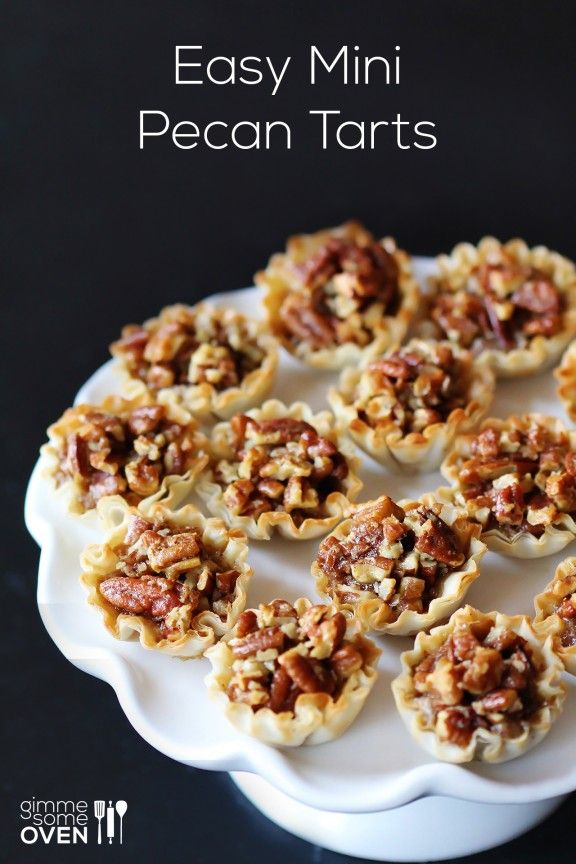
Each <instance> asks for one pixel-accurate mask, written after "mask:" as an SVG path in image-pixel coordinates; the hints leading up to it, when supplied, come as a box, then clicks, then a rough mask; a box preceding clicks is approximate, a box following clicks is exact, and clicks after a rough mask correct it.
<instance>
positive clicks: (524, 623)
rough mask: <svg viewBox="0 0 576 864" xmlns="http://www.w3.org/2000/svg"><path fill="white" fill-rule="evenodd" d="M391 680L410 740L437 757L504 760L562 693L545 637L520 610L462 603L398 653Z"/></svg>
mask: <svg viewBox="0 0 576 864" xmlns="http://www.w3.org/2000/svg"><path fill="white" fill-rule="evenodd" d="M401 662H402V673H401V674H400V675H399V676H398V678H396V679H395V680H394V681H393V682H392V692H393V693H394V699H395V700H396V707H397V708H398V711H399V712H400V715H401V717H402V719H403V720H404V722H405V724H406V726H407V728H408V730H409V731H410V734H411V735H412V737H413V738H414V740H415V741H416V742H417V743H418V744H419V745H420V746H421V747H423V748H424V750H426V751H427V752H428V753H430V755H432V756H434V757H436V759H441V760H443V761H445V762H471V761H472V760H478V761H481V762H505V761H507V760H509V759H515V758H516V757H517V756H521V755H522V754H523V753H525V752H526V751H527V750H529V749H530V748H531V747H533V746H534V745H535V744H537V743H538V742H539V741H541V740H542V738H544V736H545V735H547V733H548V732H549V731H550V728H551V726H552V723H553V722H554V721H555V720H556V719H557V717H558V715H559V713H560V711H561V710H562V705H563V702H564V699H565V697H566V688H565V687H564V685H563V683H562V681H561V674H562V672H563V667H562V663H561V661H560V659H559V658H558V657H557V656H556V654H555V653H554V651H553V648H552V640H551V639H550V638H548V639H546V640H545V641H541V640H540V639H539V638H538V636H537V635H536V633H535V632H534V630H533V628H532V627H531V626H530V623H529V620H528V618H526V617H525V616H524V615H514V616H508V615H503V614H501V613H500V612H489V613H488V614H484V613H482V612H478V611H477V610H476V609H473V608H472V607H471V606H465V607H464V608H463V609H459V610H458V611H457V612H455V613H454V615H452V617H451V619H450V621H449V622H448V623H447V624H445V625H443V626H441V627H435V628H434V629H433V630H432V631H431V632H430V633H419V634H418V636H417V637H416V642H415V645H414V649H413V650H412V651H406V652H404V653H403V654H402V655H401Z"/></svg>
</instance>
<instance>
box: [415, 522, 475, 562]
mask: <svg viewBox="0 0 576 864" xmlns="http://www.w3.org/2000/svg"><path fill="white" fill-rule="evenodd" d="M425 515H427V516H428V518H427V520H426V522H425V523H424V525H423V526H422V533H421V534H420V536H419V537H418V540H417V541H416V548H417V549H418V550H419V551H420V552H425V553H426V554H427V555H430V557H431V558H435V559H436V560H437V561H440V563H441V564H447V565H448V566H449V567H452V568H455V567H459V566H460V565H461V564H462V563H463V562H464V561H465V559H466V556H465V555H464V553H463V552H461V551H460V550H459V549H458V547H457V545H456V537H455V535H454V532H453V531H451V530H450V528H449V527H448V525H446V523H445V522H442V520H441V519H439V518H438V516H436V514H434V513H431V512H430V511H425Z"/></svg>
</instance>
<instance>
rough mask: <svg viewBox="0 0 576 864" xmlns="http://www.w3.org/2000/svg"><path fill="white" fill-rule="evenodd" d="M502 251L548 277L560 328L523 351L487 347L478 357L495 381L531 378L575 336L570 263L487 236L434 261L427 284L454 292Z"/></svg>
mask: <svg viewBox="0 0 576 864" xmlns="http://www.w3.org/2000/svg"><path fill="white" fill-rule="evenodd" d="M502 250H503V251H504V252H506V253H507V254H510V255H511V256H512V257H513V258H514V259H516V260H517V261H518V262H519V263H521V264H525V265H528V266H532V267H535V268H538V269H539V270H542V271H543V272H544V273H546V274H547V275H548V276H550V277H551V279H552V281H553V283H554V285H555V287H556V288H557V289H558V291H559V292H560V294H561V296H562V297H563V299H564V303H565V308H564V310H563V316H564V318H563V328H562V330H561V331H560V332H559V333H556V334H555V335H554V336H550V337H548V336H544V335H542V334H537V335H535V336H532V337H529V338H528V342H527V345H526V346H525V347H517V348H512V349H510V350H503V349H499V348H494V347H489V348H485V349H484V350H482V351H481V353H480V356H481V357H482V359H484V360H486V361H487V362H488V363H490V364H491V366H492V367H493V369H494V371H495V372H496V375H497V376H498V377H502V378H509V377H516V376H519V375H533V374H535V373H537V372H541V371H543V370H544V369H546V368H547V367H549V366H551V365H552V364H553V363H555V362H557V360H558V358H559V357H560V355H561V354H562V352H563V351H564V349H565V348H566V345H567V344H568V343H569V342H570V340H571V339H572V338H573V337H574V335H575V334H576V268H575V267H574V264H573V262H572V261H570V260H569V259H568V258H565V257H564V256H563V255H560V254H559V253H558V252H553V251H551V250H550V249H548V248H547V247H546V246H534V247H533V248H530V247H529V246H528V245H527V244H526V243H525V241H524V240H520V239H513V240H509V241H508V242H507V243H501V242H500V241H499V240H497V239H496V238H495V237H490V236H488V237H483V238H482V239H481V240H480V242H479V243H478V245H477V246H474V245H473V244H472V243H458V244H457V245H456V246H455V247H454V249H453V250H452V252H451V253H450V254H448V255H447V254H444V255H439V256H438V257H437V258H436V266H437V274H436V275H435V276H434V277H432V279H431V280H430V281H431V284H432V285H433V287H434V289H435V290H436V291H442V290H444V291H446V290H448V291H456V290H457V289H459V288H461V287H463V286H464V285H465V283H466V281H467V279H468V277H469V275H470V273H471V271H472V270H473V268H474V267H477V266H478V265H479V264H482V263H484V262H486V261H487V260H488V259H489V258H491V257H493V256H494V255H497V254H498V253H499V252H501V251H502ZM433 331H434V327H433V325H431V324H429V323H426V324H424V326H423V328H421V330H420V332H422V334H423V335H425V336H430V335H431V333H432V332H433Z"/></svg>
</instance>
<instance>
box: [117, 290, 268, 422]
mask: <svg viewBox="0 0 576 864" xmlns="http://www.w3.org/2000/svg"><path fill="white" fill-rule="evenodd" d="M110 350H111V352H112V354H113V355H114V356H115V357H117V358H118V360H119V362H120V369H121V372H122V377H123V385H124V392H125V394H127V395H129V396H137V395H140V394H142V393H152V394H154V398H155V399H156V400H157V401H158V402H160V403H161V404H163V405H169V406H170V407H171V410H172V411H173V412H174V413H176V415H180V416H181V417H182V418H183V419H188V418H189V417H191V416H192V417H198V418H209V417H210V415H215V416H217V417H220V418H222V419H225V418H227V417H230V416H231V415H232V414H234V413H235V412H236V411H244V410H246V409H247V408H251V407H252V406H254V405H258V404H259V403H260V402H261V401H262V400H263V399H264V398H265V397H266V395H267V394H268V393H269V391H270V389H271V387H272V385H273V383H274V378H275V375H276V368H277V365H278V352H277V347H276V341H275V340H274V339H273V338H272V336H270V334H269V333H268V332H267V331H266V330H265V328H264V326H263V325H262V324H261V323H260V322H258V321H256V320H255V319H253V318H248V317H247V316H245V315H242V314H241V313H240V312H236V311H234V310H233V309H219V308H217V307H215V306H212V305H211V304H210V303H198V304H197V305H196V306H185V305H183V304H176V305H174V306H166V307H165V308H164V309H162V311H161V312H160V314H159V316H158V317H157V318H151V319H150V320H148V321H145V322H144V324H142V325H135V324H130V325H128V326H126V327H124V328H123V330H122V337H121V338H120V339H119V340H118V341H116V342H114V343H113V344H112V345H111V346H110Z"/></svg>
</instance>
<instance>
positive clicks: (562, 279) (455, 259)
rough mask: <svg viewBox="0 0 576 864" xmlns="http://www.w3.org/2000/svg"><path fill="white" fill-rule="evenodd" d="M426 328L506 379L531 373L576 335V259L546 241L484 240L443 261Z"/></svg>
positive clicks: (462, 247)
mask: <svg viewBox="0 0 576 864" xmlns="http://www.w3.org/2000/svg"><path fill="white" fill-rule="evenodd" d="M436 260H437V269H438V272H437V275H436V276H435V277H434V278H433V279H432V280H431V281H432V284H433V286H434V289H435V293H434V296H433V297H432V298H431V300H430V305H429V309H428V319H429V320H428V321H427V322H426V323H425V324H423V325H422V327H421V333H422V334H423V335H426V336H431V335H434V336H435V337H437V338H448V339H450V341H453V342H456V343H457V344H459V345H461V346H462V347H464V348H470V349H471V350H473V351H474V353H475V354H479V355H483V356H484V357H485V359H487V360H488V361H489V362H490V363H491V364H492V366H493V367H494V370H495V371H496V373H497V374H498V375H499V376H516V375H529V374H533V373H535V372H538V371H541V370H542V369H544V368H545V367H546V366H549V365H550V364H552V363H554V362H556V361H557V359H558V358H559V357H560V355H561V353H562V351H563V350H564V348H565V347H566V345H567V344H568V342H569V341H570V340H571V339H572V337H573V336H574V334H575V332H576V270H575V268H574V264H573V263H572V262H571V261H569V260H568V259H567V258H564V257H562V255H559V254H558V253H557V252H551V251H550V250H549V249H547V248H546V247H545V246H535V247H534V248H533V249H530V248H529V247H528V246H527V245H526V243H524V241H523V240H510V241H509V242H508V243H505V244H502V243H500V242H499V241H498V240H496V239H495V238H494V237H484V238H483V239H482V240H481V241H480V243H479V244H478V246H473V245H472V244H470V243H460V244H458V245H457V246H455V247H454V249H453V251H452V253H451V254H450V255H440V256H439V257H438V258H437V259H436Z"/></svg>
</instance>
